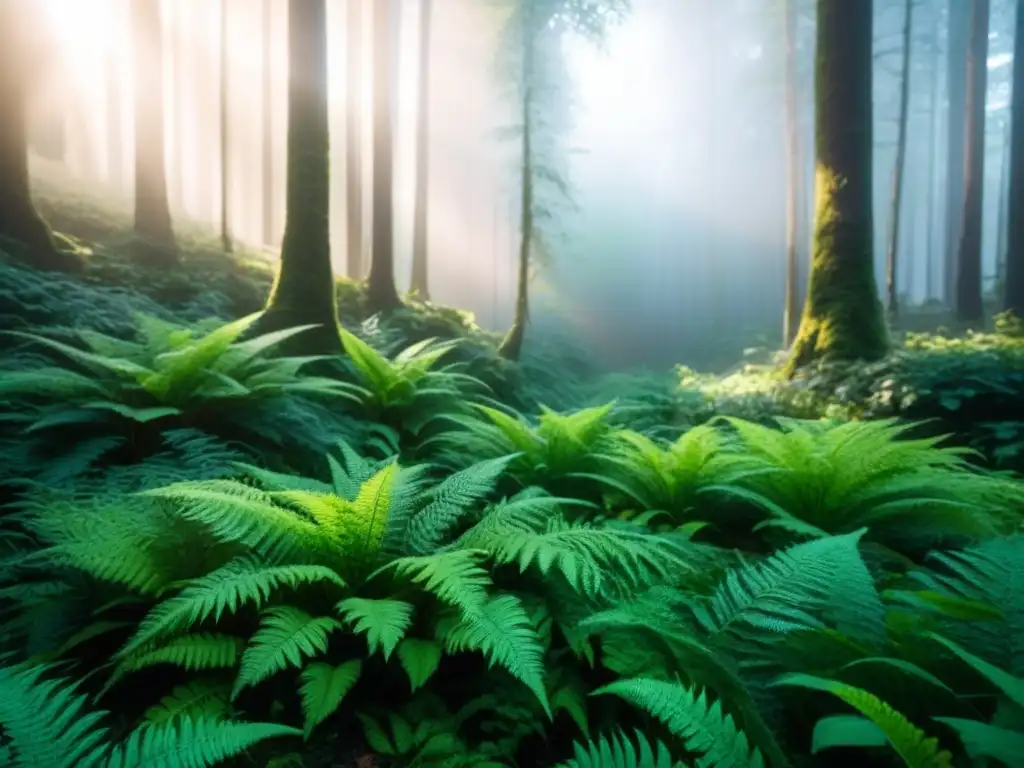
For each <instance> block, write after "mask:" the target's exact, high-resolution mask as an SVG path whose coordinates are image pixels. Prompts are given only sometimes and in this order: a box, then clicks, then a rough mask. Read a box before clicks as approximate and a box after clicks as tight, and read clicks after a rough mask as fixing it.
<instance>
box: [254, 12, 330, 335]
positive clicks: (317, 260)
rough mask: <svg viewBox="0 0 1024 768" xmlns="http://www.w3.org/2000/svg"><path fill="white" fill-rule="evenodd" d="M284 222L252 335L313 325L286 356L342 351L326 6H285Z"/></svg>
mask: <svg viewBox="0 0 1024 768" xmlns="http://www.w3.org/2000/svg"><path fill="white" fill-rule="evenodd" d="M288 70H289V71H288V136H287V161H286V162H287V169H286V178H285V197H286V201H285V224H284V238H283V240H282V243H281V260H280V264H279V267H278V273H277V280H276V281H275V283H274V287H273V289H272V290H271V293H270V300H269V302H268V304H267V311H266V312H265V313H264V315H263V317H262V318H260V321H259V323H258V324H257V326H256V328H255V329H254V332H265V331H274V330H279V329H282V328H292V327H295V326H298V325H306V324H316V325H318V326H319V327H318V328H317V329H315V330H314V331H310V332H307V333H304V334H301V346H300V345H299V344H294V345H289V351H292V350H294V351H299V350H300V349H301V352H302V353H303V354H333V353H337V352H339V351H340V350H341V340H340V338H339V337H338V331H337V324H338V311H337V306H336V302H335V292H334V275H333V273H332V270H331V234H330V211H331V201H330V134H329V127H328V126H329V124H328V109H327V88H328V85H327V84H328V80H327V5H326V0H289V3H288Z"/></svg>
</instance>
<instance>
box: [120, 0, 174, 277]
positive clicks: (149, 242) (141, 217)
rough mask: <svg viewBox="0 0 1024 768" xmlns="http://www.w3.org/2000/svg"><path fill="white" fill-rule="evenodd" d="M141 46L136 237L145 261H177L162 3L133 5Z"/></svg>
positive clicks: (139, 0) (141, 0) (143, 0)
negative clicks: (167, 152)
mask: <svg viewBox="0 0 1024 768" xmlns="http://www.w3.org/2000/svg"><path fill="white" fill-rule="evenodd" d="M131 12H132V22H133V23H132V26H133V31H134V34H133V36H132V37H133V40H134V46H135V67H134V69H135V73H134V74H135V233H136V234H137V235H138V236H139V237H140V238H141V239H142V240H143V241H144V245H145V248H144V249H140V251H139V255H140V256H143V257H145V258H146V259H147V260H149V261H158V262H161V263H165V264H166V263H169V262H172V261H174V260H175V258H174V257H175V254H176V251H177V249H176V247H175V244H174V229H173V227H172V224H171V208H170V202H169V201H168V199H167V164H166V160H165V157H164V152H165V141H164V76H163V71H164V66H163V64H164V62H163V48H164V47H163V35H162V31H161V28H162V24H161V19H160V2H159V0H132V3H131Z"/></svg>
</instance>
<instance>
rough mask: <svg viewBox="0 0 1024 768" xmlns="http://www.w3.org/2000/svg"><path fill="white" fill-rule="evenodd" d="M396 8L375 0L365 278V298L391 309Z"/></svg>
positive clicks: (394, 298)
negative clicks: (370, 183) (367, 268)
mask: <svg viewBox="0 0 1024 768" xmlns="http://www.w3.org/2000/svg"><path fill="white" fill-rule="evenodd" d="M395 12H396V6H395V5H394V4H393V3H392V2H391V0H375V2H374V3H373V14H372V15H373V227H372V233H371V236H372V238H373V245H372V248H371V251H370V274H369V275H368V276H367V278H366V302H367V308H368V309H369V310H370V311H371V312H388V311H390V310H393V309H396V308H398V307H400V306H401V305H402V300H401V299H400V298H399V297H398V289H397V288H396V287H395V201H394V161H395V158H394V153H395V146H394V145H395V142H394V125H393V124H392V105H393V104H394V95H395V69H394V67H395V61H396V59H395V53H396V51H395V45H394V40H393V35H392V31H393V28H392V14H393V13H395Z"/></svg>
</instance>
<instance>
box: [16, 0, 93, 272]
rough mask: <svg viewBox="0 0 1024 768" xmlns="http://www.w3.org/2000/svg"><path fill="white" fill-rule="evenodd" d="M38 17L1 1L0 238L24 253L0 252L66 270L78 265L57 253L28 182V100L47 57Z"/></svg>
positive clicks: (22, 5)
mask: <svg viewBox="0 0 1024 768" xmlns="http://www.w3.org/2000/svg"><path fill="white" fill-rule="evenodd" d="M38 13H40V11H38V10H37V9H33V8H32V6H31V4H29V3H14V2H0V104H2V105H3V108H2V109H0V179H2V180H3V184H2V185H0V238H3V239H9V240H12V241H15V242H16V243H17V244H18V245H20V246H21V252H20V253H19V252H11V251H12V250H14V251H17V250H18V249H17V246H16V247H15V248H14V249H10V248H8V247H6V246H2V245H0V248H3V250H4V251H7V252H8V253H9V255H11V256H15V257H20V258H21V259H22V260H24V262H25V263H27V264H29V265H30V266H33V267H37V268H40V269H68V268H72V267H74V266H75V264H76V263H77V262H75V261H74V260H72V259H71V258H69V257H67V256H65V255H63V254H62V253H60V252H59V251H58V250H57V247H56V246H55V245H54V242H53V238H52V237H51V235H50V228H49V227H48V226H47V225H46V223H45V222H44V221H43V219H42V217H41V216H40V215H39V212H38V211H37V210H36V207H35V205H34V204H33V202H32V195H31V189H30V183H29V173H28V137H27V135H26V121H27V117H28V115H27V108H28V100H29V95H30V93H31V90H32V78H33V77H34V76H36V74H37V72H38V71H39V70H40V69H41V68H42V66H43V65H44V64H45V56H46V53H45V50H44V47H43V43H42V42H41V32H40V26H41V25H42V24H44V23H45V21H43V20H42V19H40V18H38V16H37V14H38ZM37 41H39V42H38V43H37Z"/></svg>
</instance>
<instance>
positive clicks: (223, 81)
mask: <svg viewBox="0 0 1024 768" xmlns="http://www.w3.org/2000/svg"><path fill="white" fill-rule="evenodd" d="M219 52H220V67H219V70H220V243H221V247H222V248H223V249H224V252H225V253H231V251H232V250H233V246H232V244H231V158H230V154H229V148H230V142H229V137H230V130H231V125H230V123H229V113H230V108H231V104H230V102H229V100H228V99H229V96H230V88H229V85H230V78H229V70H228V67H229V66H230V63H231V59H230V57H229V56H228V53H229V51H228V0H220V46H219Z"/></svg>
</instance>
